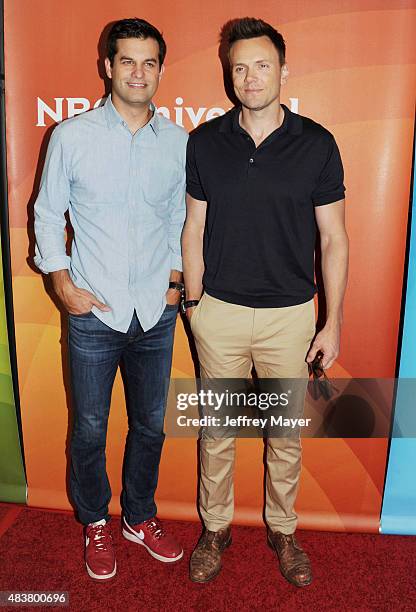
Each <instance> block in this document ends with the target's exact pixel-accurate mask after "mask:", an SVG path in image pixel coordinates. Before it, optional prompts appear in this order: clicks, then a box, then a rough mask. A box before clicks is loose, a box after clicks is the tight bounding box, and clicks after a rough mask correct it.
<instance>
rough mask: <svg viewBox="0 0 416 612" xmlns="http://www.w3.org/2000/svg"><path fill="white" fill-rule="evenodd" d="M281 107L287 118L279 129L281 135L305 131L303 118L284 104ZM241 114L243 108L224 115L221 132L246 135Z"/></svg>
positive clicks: (236, 108) (239, 107)
mask: <svg viewBox="0 0 416 612" xmlns="http://www.w3.org/2000/svg"><path fill="white" fill-rule="evenodd" d="M281 106H282V107H283V110H284V112H285V116H284V119H283V123H282V125H281V126H280V128H278V131H279V133H282V132H286V131H287V132H288V133H289V134H293V135H296V134H301V133H302V129H303V126H302V119H301V117H300V116H299V115H298V114H296V113H292V111H291V110H289V109H288V107H287V106H286V105H285V104H282V105H281ZM240 112H241V106H235V107H234V108H233V109H231V111H230V112H229V113H227V114H226V115H224V119H223V122H222V125H221V127H220V132H240V133H244V130H243V128H242V127H241V126H240V123H239V117H240Z"/></svg>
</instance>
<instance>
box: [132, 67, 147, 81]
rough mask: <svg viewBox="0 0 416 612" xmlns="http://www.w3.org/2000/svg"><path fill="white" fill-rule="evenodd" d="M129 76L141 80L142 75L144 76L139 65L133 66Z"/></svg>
mask: <svg viewBox="0 0 416 612" xmlns="http://www.w3.org/2000/svg"><path fill="white" fill-rule="evenodd" d="M131 74H132V76H133V77H135V78H136V79H141V78H142V77H143V75H144V70H143V66H142V65H141V64H135V65H134V66H133V69H132V72H131Z"/></svg>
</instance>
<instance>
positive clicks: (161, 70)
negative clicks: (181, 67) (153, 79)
mask: <svg viewBox="0 0 416 612" xmlns="http://www.w3.org/2000/svg"><path fill="white" fill-rule="evenodd" d="M164 72H165V64H162V65H161V67H160V70H159V81H160V79H161V78H162V74H163V73H164Z"/></svg>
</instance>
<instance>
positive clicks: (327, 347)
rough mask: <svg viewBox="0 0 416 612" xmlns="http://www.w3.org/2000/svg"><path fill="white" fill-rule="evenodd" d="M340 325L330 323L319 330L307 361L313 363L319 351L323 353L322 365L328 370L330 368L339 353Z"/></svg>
mask: <svg viewBox="0 0 416 612" xmlns="http://www.w3.org/2000/svg"><path fill="white" fill-rule="evenodd" d="M340 331H341V330H340V325H339V324H335V325H329V324H328V323H327V324H326V325H325V327H324V328H323V329H322V330H321V331H320V332H319V334H318V335H317V336H316V338H315V340H314V341H313V343H312V346H311V348H310V349H309V352H308V354H307V357H306V361H307V362H308V363H311V362H312V361H313V360H314V359H315V357H316V354H317V353H318V352H321V353H323V359H322V367H323V368H324V369H325V370H326V369H328V368H330V367H331V366H332V365H333V363H334V361H335V359H336V358H337V357H338V353H339V342H340Z"/></svg>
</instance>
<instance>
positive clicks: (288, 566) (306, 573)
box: [267, 531, 312, 587]
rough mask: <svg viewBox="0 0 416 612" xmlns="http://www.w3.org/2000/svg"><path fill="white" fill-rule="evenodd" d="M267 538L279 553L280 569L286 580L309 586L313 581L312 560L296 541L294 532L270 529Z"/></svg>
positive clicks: (297, 584)
mask: <svg viewBox="0 0 416 612" xmlns="http://www.w3.org/2000/svg"><path fill="white" fill-rule="evenodd" d="M267 540H268V543H269V546H270V547H271V548H273V550H274V551H275V552H276V553H277V556H278V558H279V563H280V571H281V572H282V574H283V576H284V577H285V578H286V580H288V581H289V582H291V583H292V584H294V585H295V586H297V587H303V586H307V585H308V584H310V583H311V582H312V570H311V562H310V561H309V558H308V555H307V554H306V553H305V552H304V551H303V550H302V548H301V547H300V546H299V544H298V543H297V542H296V540H295V536H294V534H293V533H292V534H290V535H286V534H284V533H281V532H280V531H269V532H268V534H267Z"/></svg>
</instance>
